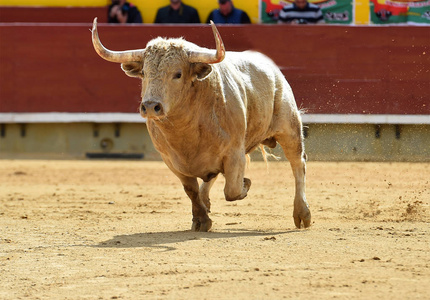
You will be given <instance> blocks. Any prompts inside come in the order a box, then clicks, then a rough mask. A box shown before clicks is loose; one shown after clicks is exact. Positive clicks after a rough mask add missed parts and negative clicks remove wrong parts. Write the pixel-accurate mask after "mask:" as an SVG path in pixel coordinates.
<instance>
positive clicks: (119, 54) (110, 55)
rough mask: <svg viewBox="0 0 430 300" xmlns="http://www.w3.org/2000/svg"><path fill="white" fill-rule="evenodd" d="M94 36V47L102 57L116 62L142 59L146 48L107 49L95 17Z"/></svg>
mask: <svg viewBox="0 0 430 300" xmlns="http://www.w3.org/2000/svg"><path fill="white" fill-rule="evenodd" d="M92 38H93V45H94V49H95V50H96V52H97V54H98V55H100V56H101V57H102V58H104V59H106V60H108V61H111V62H116V63H126V62H131V61H142V59H143V54H144V53H145V49H139V50H128V51H111V50H108V49H106V48H105V47H104V46H103V45H102V43H101V42H100V38H99V34H98V32H97V18H94V22H93V30H92Z"/></svg>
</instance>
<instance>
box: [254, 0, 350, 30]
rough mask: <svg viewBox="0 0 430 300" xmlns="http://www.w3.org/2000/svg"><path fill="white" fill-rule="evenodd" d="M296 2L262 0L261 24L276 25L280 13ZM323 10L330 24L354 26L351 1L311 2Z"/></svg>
mask: <svg viewBox="0 0 430 300" xmlns="http://www.w3.org/2000/svg"><path fill="white" fill-rule="evenodd" d="M293 2H294V0H261V5H260V7H261V22H262V23H276V22H277V21H278V15H279V12H280V11H281V10H282V7H284V6H285V5H290V4H292V3H293ZM309 2H310V3H313V4H316V5H318V6H319V7H320V8H321V11H322V13H323V15H324V21H325V23H328V24H353V23H354V14H353V1H350V0H310V1H309Z"/></svg>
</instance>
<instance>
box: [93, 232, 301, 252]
mask: <svg viewBox="0 0 430 300" xmlns="http://www.w3.org/2000/svg"><path fill="white" fill-rule="evenodd" d="M299 231H300V230H298V229H297V230H296V229H294V230H286V231H256V230H245V229H234V230H228V231H227V230H226V231H216V232H194V231H167V232H147V233H135V234H130V235H117V236H115V237H113V238H112V239H110V240H107V241H104V242H101V243H99V244H98V245H95V246H93V247H97V248H141V247H150V248H158V249H162V250H164V251H174V250H176V249H177V248H175V247H174V246H172V244H176V243H185V242H190V241H196V240H202V241H210V240H214V239H229V238H240V237H261V238H262V239H263V240H264V239H266V240H270V239H276V236H277V235H281V234H287V233H294V232H299Z"/></svg>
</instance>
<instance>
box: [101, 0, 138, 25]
mask: <svg viewBox="0 0 430 300" xmlns="http://www.w3.org/2000/svg"><path fill="white" fill-rule="evenodd" d="M108 22H109V23H142V22H143V21H142V16H141V14H140V11H139V10H138V9H137V7H136V6H134V5H133V4H131V3H129V2H126V0H112V4H111V5H109V8H108Z"/></svg>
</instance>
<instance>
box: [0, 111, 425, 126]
mask: <svg viewBox="0 0 430 300" xmlns="http://www.w3.org/2000/svg"><path fill="white" fill-rule="evenodd" d="M302 120H303V123H305V124H397V125H403V124H425V125H429V124H430V115H364V114H304V115H302ZM82 122H92V123H145V122H146V120H145V119H144V118H142V117H141V116H140V115H139V114H138V113H64V112H48V113H0V124H11V123H18V124H19V123H82Z"/></svg>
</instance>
